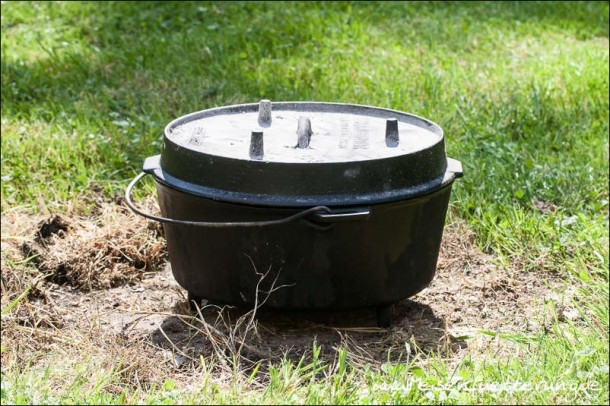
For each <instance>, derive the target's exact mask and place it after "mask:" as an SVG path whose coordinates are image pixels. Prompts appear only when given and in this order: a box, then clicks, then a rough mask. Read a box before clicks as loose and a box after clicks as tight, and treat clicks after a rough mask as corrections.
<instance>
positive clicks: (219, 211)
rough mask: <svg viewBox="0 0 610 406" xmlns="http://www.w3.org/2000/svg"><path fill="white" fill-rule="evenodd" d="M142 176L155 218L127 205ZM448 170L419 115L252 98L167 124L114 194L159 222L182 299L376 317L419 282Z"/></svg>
mask: <svg viewBox="0 0 610 406" xmlns="http://www.w3.org/2000/svg"><path fill="white" fill-rule="evenodd" d="M147 174H150V175H152V176H153V178H154V180H155V184H156V188H157V194H158V202H159V207H160V210H161V216H154V215H151V214H148V213H145V212H142V211H141V210H139V209H138V208H137V207H135V205H134V204H133V202H132V201H131V190H132V188H133V187H134V185H135V184H136V183H137V182H138V181H139V180H140V179H141V178H142V177H144V176H145V175H147ZM461 175H462V168H461V164H460V163H459V162H458V161H456V160H453V159H451V158H447V157H446V155H445V145H444V136H443V132H442V129H441V128H440V127H439V126H438V125H436V124H434V123H433V122H431V121H429V120H426V119H424V118H421V117H417V116H414V115H411V114H407V113H403V112H399V111H395V110H388V109H382V108H377V107H370V106H361V105H351V104H339V103H311V102H281V103H275V102H274V103H273V104H272V103H271V102H269V101H268V100H263V101H261V102H260V103H258V104H242V105H235V106H227V107H220V108H214V109H209V110H204V111H200V112H196V113H192V114H189V115H186V116H183V117H181V118H178V119H176V120H174V121H172V122H171V123H170V124H169V125H168V126H167V127H166V128H165V132H164V145H163V150H162V153H161V154H160V155H156V156H152V157H149V158H147V159H146V160H145V162H144V166H143V172H142V173H141V174H139V175H138V176H137V177H136V178H135V179H133V181H132V182H131V183H130V185H129V186H128V188H127V190H126V193H125V195H126V201H127V203H128V205H129V207H130V208H131V209H132V210H133V211H134V212H136V213H138V214H140V215H142V216H144V217H147V218H150V219H153V220H156V221H160V222H162V223H164V231H165V238H166V241H167V246H168V253H169V258H170V263H171V269H172V272H173V275H174V277H175V278H176V280H177V282H178V283H179V284H180V285H181V286H182V287H183V288H184V289H186V290H187V291H188V293H189V301H193V302H198V301H199V300H200V299H203V298H205V299H208V300H210V301H212V302H217V303H226V304H232V305H236V306H248V307H252V306H261V305H263V306H265V307H269V308H279V309H295V310H306V309H312V310H313V309H341V308H359V307H376V308H378V309H381V310H382V313H383V310H384V309H387V306H389V305H391V304H393V303H395V302H397V301H400V300H402V299H405V298H408V297H410V296H412V295H414V294H416V293H417V292H419V291H421V290H422V289H424V288H425V287H426V286H428V284H429V283H430V282H431V281H432V279H433V277H434V274H435V271H436V263H437V259H438V254H439V249H440V244H441V239H442V232H443V226H444V221H445V215H446V212H447V207H448V202H449V197H450V193H451V186H452V183H453V180H454V179H455V178H457V177H460V176H461ZM380 324H387V322H384V321H380Z"/></svg>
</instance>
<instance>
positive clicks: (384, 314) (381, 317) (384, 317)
mask: <svg viewBox="0 0 610 406" xmlns="http://www.w3.org/2000/svg"><path fill="white" fill-rule="evenodd" d="M390 308H391V306H378V307H377V308H376V309H375V313H376V316H377V325H378V326H379V327H382V328H388V327H390V325H391V324H392V318H391V317H390V316H391V315H390Z"/></svg>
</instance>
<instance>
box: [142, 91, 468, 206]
mask: <svg viewBox="0 0 610 406" xmlns="http://www.w3.org/2000/svg"><path fill="white" fill-rule="evenodd" d="M144 170H145V171H147V172H152V173H154V175H155V177H156V179H157V180H158V181H160V182H162V183H165V184H166V185H168V186H170V187H173V188H176V189H179V190H182V191H185V192H188V193H191V194H194V195H198V196H204V197H207V198H212V199H215V200H223V201H230V202H239V203H247V204H261V205H270V206H306V205H311V204H313V205H357V204H370V203H381V202H387V201H394V200H401V199H406V198H412V197H416V196H419V195H424V194H427V193H430V192H433V191H434V190H436V189H439V188H441V187H443V186H445V185H447V184H449V183H451V181H453V179H454V178H455V177H457V176H460V175H461V165H460V163H459V162H457V161H455V160H452V159H450V158H449V159H448V158H447V157H446V155H445V144H444V137H443V131H442V129H441V128H440V127H439V126H438V125H436V124H435V123H433V122H431V121H429V120H426V119H424V118H421V117H417V116H414V115H412V114H408V113H404V112H400V111H395V110H389V109H382V108H377V107H371V106H362V105H354V104H341V103H320V102H274V103H271V102H270V101H269V100H262V101H261V102H260V103H253V104H240V105H234V106H226V107H219V108H213V109H208V110H203V111H199V112H196V113H192V114H188V115H186V116H183V117H180V118H178V119H176V120H174V121H172V122H171V123H169V124H168V125H167V127H166V128H165V133H164V145H163V151H162V153H161V155H160V156H155V157H150V158H148V159H147V161H146V162H145V164H144Z"/></svg>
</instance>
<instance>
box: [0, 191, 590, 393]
mask: <svg viewBox="0 0 610 406" xmlns="http://www.w3.org/2000/svg"><path fill="white" fill-rule="evenodd" d="M143 204H146V205H147V206H148V208H149V209H151V210H154V206H155V203H154V202H153V201H152V200H149V201H147V202H145V203H143ZM2 225H3V227H2V308H3V309H6V308H7V306H8V305H9V304H10V303H11V302H12V301H14V300H15V299H16V298H17V297H18V296H19V294H21V293H22V292H24V291H25V290H26V289H27V288H28V287H31V288H30V290H29V291H28V293H27V295H26V297H25V299H24V300H22V301H20V302H19V303H18V304H17V305H16V306H15V307H14V308H13V309H12V310H10V311H9V312H8V313H7V314H6V315H3V317H2V343H3V346H4V347H5V348H6V349H7V350H6V351H4V352H3V354H2V365H3V366H5V365H8V364H12V365H26V364H27V365H30V366H31V365H35V364H36V362H41V363H42V362H47V363H49V362H55V361H52V360H49V359H48V356H49V354H52V353H59V354H65V355H66V356H70V357H76V358H79V357H80V358H81V359H83V358H89V359H90V360H91V359H93V360H94V361H95V362H96V363H97V364H99V365H100V367H101V368H104V367H108V368H110V367H112V366H113V365H115V364H116V362H117V360H121V363H122V365H123V368H122V369H121V373H122V379H123V381H124V382H123V383H125V382H130V383H132V384H136V385H137V386H140V387H150V385H152V384H161V383H162V382H163V379H164V377H167V376H168V374H171V376H172V377H173V378H172V379H173V380H174V381H181V380H182V381H183V382H182V383H183V384H185V385H188V384H189V383H194V382H196V381H197V379H198V378H197V376H198V375H197V371H200V370H201V368H202V359H203V360H206V359H207V360H211V359H215V360H216V362H217V363H218V365H219V366H220V367H222V365H225V366H226V367H227V368H229V369H230V365H228V364H227V362H228V361H227V360H230V359H231V356H235V355H236V356H237V358H236V359H237V360H238V362H239V363H240V367H242V368H243V369H244V371H245V372H247V371H249V370H250V368H252V367H253V366H254V365H256V364H257V363H259V362H260V361H266V360H269V361H278V360H279V359H280V358H281V357H283V356H286V357H287V358H289V359H292V360H294V361H295V362H298V360H299V359H300V358H301V357H305V358H306V359H308V358H311V356H312V348H313V344H314V342H315V343H316V344H317V346H319V347H320V349H321V352H320V356H319V358H320V359H322V360H324V361H327V362H329V363H331V364H332V362H333V360H334V359H335V358H336V355H337V350H338V349H339V348H340V347H341V346H343V347H346V348H347V349H348V357H349V358H350V359H351V361H352V362H354V363H355V364H356V365H366V364H368V365H369V366H370V365H372V366H379V365H381V364H382V363H384V362H386V361H388V360H390V361H396V360H398V359H401V360H406V359H407V358H411V359H412V357H414V356H419V357H420V359H421V360H422V362H425V357H426V354H430V353H431V352H434V353H436V354H442V356H443V357H446V358H450V359H455V360H459V359H463V358H464V357H465V356H466V355H468V354H475V353H480V352H482V351H488V350H490V349H492V350H494V351H496V356H497V357H503V356H507V355H513V356H514V355H515V351H519V347H518V346H511V343H510V341H505V340H502V341H500V340H498V337H500V336H501V335H507V336H510V335H511V334H517V335H519V334H521V335H536V334H537V333H540V332H541V331H544V330H545V329H547V328H548V327H549V326H550V325H551V323H552V319H551V317H552V314H558V315H559V317H560V319H561V318H564V319H570V321H571V322H578V321H579V320H578V319H579V315H578V312H576V311H575V310H574V309H572V308H570V307H569V306H566V305H565V303H569V302H570V300H569V299H570V297H571V296H572V295H573V294H574V292H573V291H571V290H570V289H569V288H567V286H566V284H564V282H563V281H562V280H561V278H560V277H559V276H558V275H556V274H553V273H549V272H547V271H543V270H540V271H538V272H531V271H527V272H525V271H522V270H520V269H521V268H522V267H521V266H520V265H519V264H508V265H506V264H503V265H500V264H499V262H498V260H497V258H494V257H493V256H492V255H490V254H486V253H483V252H481V251H480V250H479V249H478V248H477V247H476V245H475V236H474V235H473V234H472V233H471V232H470V231H468V229H467V227H466V225H465V224H464V223H462V222H459V221H456V222H449V223H448V224H447V225H446V227H445V229H444V235H443V243H442V247H441V251H440V258H439V261H438V269H437V274H436V276H435V278H434V280H433V282H432V283H431V285H430V286H429V287H428V288H426V289H424V290H423V291H422V292H420V293H419V294H417V295H415V296H414V297H411V298H409V299H405V300H403V301H401V302H399V303H397V304H395V305H394V306H392V308H391V322H392V323H391V326H390V327H389V328H380V327H377V324H376V318H375V312H374V311H373V310H371V309H361V310H352V311H333V312H317V313H315V312H286V311H270V310H263V309H259V310H258V311H257V312H256V315H255V316H256V317H254V318H252V317H251V316H252V312H246V311H245V310H240V309H233V308H228V307H223V308H219V307H216V306H214V305H212V304H207V305H206V306H204V308H203V309H202V310H201V314H200V316H202V317H203V319H204V320H205V322H203V323H202V322H201V320H200V319H198V318H197V317H193V315H192V313H190V312H189V309H188V305H187V301H186V292H185V291H184V290H183V289H182V288H181V287H180V286H179V285H178V284H177V283H176V282H175V280H174V278H173V276H172V273H171V265H170V264H169V262H168V260H167V256H166V251H165V241H164V239H163V232H162V228H161V227H160V226H159V225H158V224H155V223H153V222H150V221H148V220H146V219H143V218H140V217H139V216H136V215H134V214H133V213H132V212H130V211H129V210H128V209H127V208H126V207H125V206H124V204H123V203H122V202H121V199H114V200H113V201H99V202H97V203H96V205H95V209H94V210H93V211H92V213H90V215H88V216H82V215H80V216H79V215H74V216H71V215H61V216H55V215H50V214H47V215H46V216H45V215H42V214H40V215H30V214H27V213H26V212H24V211H19V210H11V211H8V212H6V213H3V219H2ZM204 304H205V303H204ZM549 306H552V307H553V308H554V309H555V311H554V312H552V311H551V310H550V307H549ZM481 332H483V333H481ZM494 337H495V339H494ZM56 349H59V350H61V351H59V352H56V351H51V350H56ZM227 356H228V357H227ZM263 364H264V365H263ZM261 365H263V367H262V368H261V369H260V371H259V374H260V375H261V377H264V370H265V368H266V367H265V365H267V363H265V362H263V363H262V364H261ZM263 381H264V379H262V380H261V382H263Z"/></svg>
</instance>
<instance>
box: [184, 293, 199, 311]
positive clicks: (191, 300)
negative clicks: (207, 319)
mask: <svg viewBox="0 0 610 406" xmlns="http://www.w3.org/2000/svg"><path fill="white" fill-rule="evenodd" d="M187 300H188V304H189V310H190V311H192V312H193V313H197V308H198V307H200V306H201V301H202V300H203V298H202V297H201V296H196V295H194V294H193V293H191V292H188V295H187Z"/></svg>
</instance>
